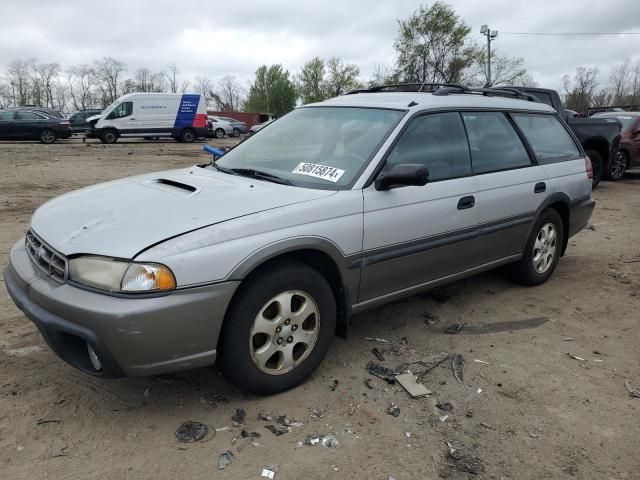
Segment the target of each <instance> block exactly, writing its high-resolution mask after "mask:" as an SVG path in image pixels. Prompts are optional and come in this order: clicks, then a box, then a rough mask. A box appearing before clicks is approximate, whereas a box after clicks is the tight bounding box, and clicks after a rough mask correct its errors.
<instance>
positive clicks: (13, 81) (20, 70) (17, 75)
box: [7, 59, 30, 105]
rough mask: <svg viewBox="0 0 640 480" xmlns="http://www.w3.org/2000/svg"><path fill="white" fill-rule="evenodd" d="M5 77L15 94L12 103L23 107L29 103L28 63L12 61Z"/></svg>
mask: <svg viewBox="0 0 640 480" xmlns="http://www.w3.org/2000/svg"><path fill="white" fill-rule="evenodd" d="M7 77H8V78H9V84H10V85H11V87H12V94H13V92H15V98H14V103H17V104H18V105H25V104H27V103H29V90H30V88H29V81H30V79H29V63H28V62H27V61H25V60H17V59H16V60H13V61H12V62H11V63H10V64H9V68H8V69H7Z"/></svg>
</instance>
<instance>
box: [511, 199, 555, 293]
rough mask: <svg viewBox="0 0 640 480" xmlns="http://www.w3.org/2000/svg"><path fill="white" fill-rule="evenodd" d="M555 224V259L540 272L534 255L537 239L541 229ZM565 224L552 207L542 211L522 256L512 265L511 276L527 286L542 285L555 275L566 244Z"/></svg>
mask: <svg viewBox="0 0 640 480" xmlns="http://www.w3.org/2000/svg"><path fill="white" fill-rule="evenodd" d="M549 224H551V225H553V228H555V232H556V236H555V252H554V255H553V259H552V260H551V262H549V263H548V267H547V268H546V270H545V271H544V272H542V273H540V272H538V271H537V270H536V268H535V267H534V255H535V253H536V247H535V244H536V240H537V239H538V238H539V235H540V233H541V229H542V228H543V227H545V226H547V225H549ZM564 235H565V232H564V225H563V223H562V218H560V214H559V213H558V212H557V211H556V210H554V209H552V208H547V209H545V210H543V211H542V213H541V214H540V216H539V217H538V219H537V220H536V223H535V224H534V226H533V229H532V231H531V235H530V237H529V240H527V245H526V246H525V249H524V253H523V255H522V258H521V259H520V260H519V261H518V262H516V263H514V264H513V265H511V272H510V273H511V277H512V279H513V280H514V281H516V282H518V283H520V284H522V285H527V286H535V285H541V284H543V283H544V282H546V281H547V280H549V278H550V277H551V275H553V272H554V270H555V269H556V266H557V265H558V261H559V260H560V255H561V253H562V246H563V245H564V243H563V242H564Z"/></svg>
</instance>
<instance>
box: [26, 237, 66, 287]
mask: <svg viewBox="0 0 640 480" xmlns="http://www.w3.org/2000/svg"><path fill="white" fill-rule="evenodd" d="M25 245H26V247H27V253H28V254H29V257H30V258H31V261H32V262H33V263H34V264H36V265H37V266H38V268H40V270H42V271H43V272H44V273H45V274H47V275H48V276H49V277H51V278H53V279H54V280H56V281H58V282H61V283H63V282H64V281H65V280H66V279H67V271H68V269H67V258H66V257H65V256H64V255H62V254H60V253H58V252H56V251H55V250H54V249H53V248H51V247H50V246H49V245H47V244H46V243H44V242H43V241H42V240H41V239H40V238H39V237H38V236H37V235H36V234H35V233H33V231H32V230H29V231H28V232H27V237H26V239H25Z"/></svg>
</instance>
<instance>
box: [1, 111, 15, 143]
mask: <svg viewBox="0 0 640 480" xmlns="http://www.w3.org/2000/svg"><path fill="white" fill-rule="evenodd" d="M15 114H16V112H15V111H14V110H5V111H0V139H3V140H8V139H10V138H11V135H12V134H13V117H14V116H15Z"/></svg>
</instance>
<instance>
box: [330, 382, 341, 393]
mask: <svg viewBox="0 0 640 480" xmlns="http://www.w3.org/2000/svg"><path fill="white" fill-rule="evenodd" d="M338 383H339V382H338V380H334V381H333V382H331V386H330V387H329V389H330V390H331V391H332V392H335V391H336V388H338Z"/></svg>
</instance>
